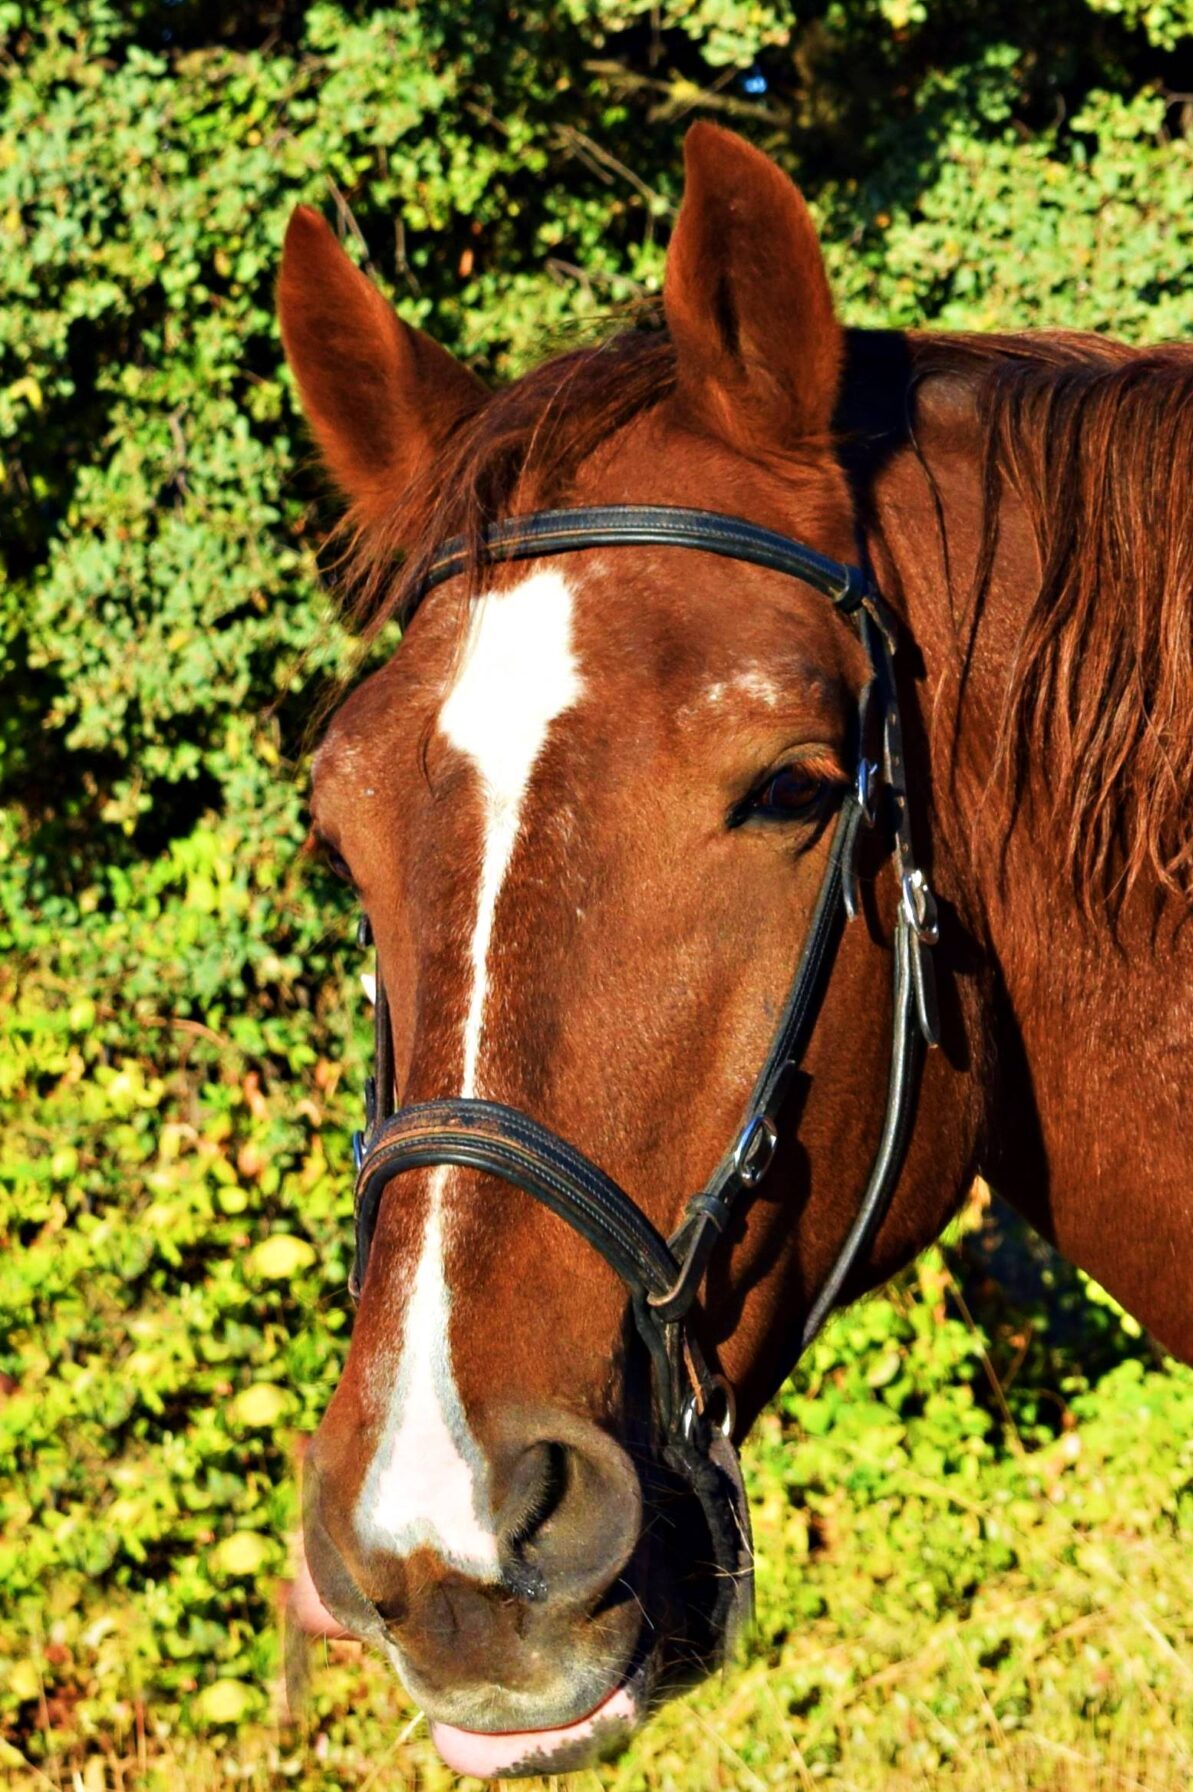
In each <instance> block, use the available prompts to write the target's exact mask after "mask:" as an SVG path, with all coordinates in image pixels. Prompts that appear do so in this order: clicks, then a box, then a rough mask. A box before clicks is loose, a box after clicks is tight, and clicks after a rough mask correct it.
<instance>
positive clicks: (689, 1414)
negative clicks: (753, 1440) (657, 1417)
mask: <svg viewBox="0 0 1193 1792" xmlns="http://www.w3.org/2000/svg"><path fill="white" fill-rule="evenodd" d="M710 1394H719V1395H720V1396H721V1416H720V1418H719V1419H714V1418H711V1417H710V1415H709V1411H708V1396H709V1395H710ZM701 1419H704V1420H705V1422H706V1423H708V1424H711V1425H712V1428H713V1430H714V1431H719V1432H720V1434H721V1436H722V1437H732V1436H733V1427H734V1425H735V1424H736V1423H737V1401H736V1399H735V1398H734V1393H733V1389H732V1388H731V1387H730V1385H729V1383H728V1382H727V1381H726V1380H725V1377H724V1376H723V1375H710V1376H709V1378H708V1380H707V1381H706V1382H705V1384H704V1386H703V1387H702V1388H694V1389H693V1390H692V1392H691V1393H690V1394H689V1395H688V1397H687V1399H686V1400H685V1401H684V1403H683V1411H682V1412H681V1414H680V1416H679V1429H680V1433H681V1435H682V1437H683V1440H684V1442H685V1443H686V1444H694V1443H695V1442H696V1426H697V1423H698V1422H699V1420H701Z"/></svg>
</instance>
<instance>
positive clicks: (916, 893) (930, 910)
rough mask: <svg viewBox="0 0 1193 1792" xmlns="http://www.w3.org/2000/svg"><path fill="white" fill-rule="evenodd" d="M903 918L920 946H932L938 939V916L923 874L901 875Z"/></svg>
mask: <svg viewBox="0 0 1193 1792" xmlns="http://www.w3.org/2000/svg"><path fill="white" fill-rule="evenodd" d="M902 886H903V916H904V919H905V920H906V922H907V925H908V926H909V927H910V928H911V930H912V932H913V933H914V934H915V937H916V938H917V940H919V942H920V944H921V946H934V945H935V944H936V942H937V940H938V939H939V938H940V916H939V914H938V913H937V908H936V898H935V896H934V895H933V894H932V886H931V885H930V884H929V882H928V879H927V878H926V877H925V876H924V874H923V872H922V871H921V870H919V869H918V867H916V868H914V869H913V870H911V871H905V872H904V873H903V880H902Z"/></svg>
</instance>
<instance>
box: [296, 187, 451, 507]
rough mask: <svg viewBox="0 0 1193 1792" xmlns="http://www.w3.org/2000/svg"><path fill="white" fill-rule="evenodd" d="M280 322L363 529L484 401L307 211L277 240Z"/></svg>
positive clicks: (321, 439)
mask: <svg viewBox="0 0 1193 1792" xmlns="http://www.w3.org/2000/svg"><path fill="white" fill-rule="evenodd" d="M278 315H279V318H280V321H281V326H282V341H283V343H284V345H285V349H286V359H287V361H289V363H290V366H291V368H292V370H293V372H294V377H295V379H296V380H297V381H298V389H299V392H300V394H301V396H302V406H303V410H304V411H305V412H306V415H307V421H308V422H309V423H310V426H311V430H312V432H313V434H314V437H315V440H316V441H317V442H318V444H319V447H320V450H321V451H322V455H323V460H324V463H325V465H326V467H327V469H328V471H329V472H330V474H331V476H332V478H333V479H334V480H335V482H336V484H337V485H338V486H339V487H340V489H341V491H342V492H343V493H344V494H345V496H346V497H348V498H349V499H350V500H351V502H352V506H353V511H354V514H355V517H356V520H357V521H358V522H362V523H369V522H373V521H375V520H376V519H377V518H378V517H379V516H381V515H382V514H384V512H385V510H386V508H387V507H388V506H390V505H392V504H393V502H394V500H395V498H399V497H400V496H401V494H402V491H403V489H404V488H405V487H406V486H407V485H409V484H410V482H411V481H412V480H413V479H415V478H417V477H418V476H419V475H420V474H422V473H424V472H425V471H426V470H427V468H428V467H429V466H430V465H431V463H432V461H433V460H434V457H435V455H436V453H437V452H438V450H439V448H440V446H441V444H442V442H443V441H444V439H445V438H446V437H447V436H448V434H449V433H450V432H451V430H452V428H453V427H454V426H455V424H456V423H457V422H459V421H460V419H461V418H463V417H466V416H468V415H470V414H471V413H472V412H473V411H475V410H477V409H478V408H479V406H480V405H482V404H483V403H484V401H485V398H486V396H487V395H486V392H485V388H484V387H483V386H482V385H481V383H480V381H479V380H478V379H476V378H475V377H474V375H473V374H471V373H469V371H468V369H467V368H466V367H462V366H461V365H460V363H459V362H458V361H455V360H453V359H452V357H451V355H449V354H448V352H447V350H446V349H442V348H440V347H439V345H438V343H436V342H433V341H432V340H431V338H430V337H429V336H424V335H423V333H422V331H421V330H415V329H412V328H411V326H410V325H409V324H405V323H403V322H402V320H401V318H400V317H399V316H398V315H397V313H396V312H395V311H394V309H393V307H392V306H391V305H390V304H389V302H388V300H386V299H385V298H383V297H382V295H381V294H380V293H379V292H378V290H377V288H376V287H375V286H374V285H373V283H372V281H371V280H369V279H367V278H366V277H365V275H364V274H362V273H361V271H360V269H359V268H358V267H356V266H354V265H353V263H352V262H351V261H350V260H349V259H348V257H347V255H345V253H344V251H343V249H341V247H340V245H339V242H338V241H337V238H336V234H335V232H334V231H333V230H332V228H331V226H330V225H329V224H328V223H327V222H326V221H325V220H324V219H323V218H321V217H320V216H319V213H318V212H315V211H312V210H311V209H310V207H309V206H305V205H300V206H298V207H297V208H296V210H295V211H294V214H293V216H292V217H291V219H290V224H289V228H288V229H287V231H286V243H285V247H284V249H283V251H282V270H281V275H280V277H279V279H278Z"/></svg>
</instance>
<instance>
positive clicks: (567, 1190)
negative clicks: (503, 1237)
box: [353, 1097, 679, 1295]
mask: <svg viewBox="0 0 1193 1792" xmlns="http://www.w3.org/2000/svg"><path fill="white" fill-rule="evenodd" d="M432 1164H461V1165H463V1166H465V1167H466V1168H468V1169H472V1170H484V1171H487V1172H488V1173H489V1174H490V1175H493V1176H499V1177H500V1178H501V1179H502V1181H503V1182H512V1183H514V1184H515V1185H516V1186H517V1187H518V1188H521V1189H524V1190H525V1192H526V1193H527V1194H529V1195H533V1196H534V1198H535V1199H536V1200H537V1201H541V1202H542V1203H543V1206H544V1207H549V1208H550V1209H551V1211H552V1213H557V1214H558V1215H559V1217H560V1218H561V1219H564V1220H566V1221H567V1222H568V1224H569V1225H571V1226H573V1227H574V1228H575V1229H576V1231H577V1232H579V1233H580V1235H581V1237H583V1238H586V1239H587V1240H588V1242H589V1244H591V1245H593V1246H594V1247H595V1248H596V1249H597V1250H598V1251H599V1252H600V1253H601V1256H602V1257H604V1259H605V1261H606V1262H607V1263H608V1264H610V1265H611V1267H612V1268H613V1269H614V1270H615V1271H616V1272H617V1274H618V1275H619V1276H620V1277H621V1279H622V1281H623V1282H625V1283H626V1285H627V1286H628V1287H629V1288H630V1289H631V1290H633V1291H634V1292H636V1293H640V1294H645V1295H650V1294H659V1293H662V1292H663V1291H665V1290H666V1289H667V1288H669V1287H670V1286H671V1284H672V1282H674V1280H675V1278H676V1276H677V1275H678V1274H679V1265H678V1264H677V1263H676V1261H675V1258H674V1257H673V1256H672V1254H671V1251H670V1250H669V1249H668V1246H667V1243H666V1240H665V1239H664V1238H663V1237H662V1235H661V1233H659V1232H657V1231H656V1230H655V1228H654V1226H652V1225H651V1223H650V1221H649V1220H648V1219H647V1217H646V1215H645V1214H644V1213H643V1212H642V1211H641V1209H640V1208H639V1207H638V1206H637V1205H636V1204H635V1203H634V1202H633V1201H631V1200H630V1198H629V1196H628V1195H627V1194H625V1193H624V1192H623V1191H622V1190H621V1189H620V1188H619V1187H618V1185H617V1184H616V1182H614V1181H613V1179H612V1177H611V1176H606V1174H605V1172H604V1171H603V1170H602V1169H600V1168H598V1166H597V1165H596V1164H594V1163H593V1162H592V1160H591V1158H588V1157H585V1155H584V1153H583V1152H582V1151H578V1150H577V1149H576V1147H575V1146H574V1145H569V1144H568V1142H567V1140H566V1139H562V1138H560V1137H559V1135H558V1133H554V1132H551V1131H549V1130H548V1128H547V1127H545V1126H540V1125H539V1123H538V1121H537V1120H534V1119H532V1118H531V1116H530V1115H529V1114H524V1113H522V1112H521V1110H520V1109H518V1108H511V1107H506V1106H505V1104H504V1103H503V1102H499V1101H475V1100H469V1099H467V1098H464V1097H461V1098H459V1099H457V1100H448V1101H423V1102H417V1103H415V1104H414V1105H413V1106H411V1107H406V1108H401V1109H400V1110H399V1111H398V1113H396V1114H395V1115H394V1116H393V1117H392V1118H391V1119H389V1120H387V1121H386V1122H385V1123H384V1125H383V1126H382V1127H381V1128H380V1130H379V1131H378V1134H377V1136H376V1138H375V1139H373V1140H371V1141H370V1144H369V1150H368V1154H367V1156H366V1157H365V1160H364V1162H363V1164H362V1165H361V1169H360V1175H359V1177H358V1180H357V1188H356V1266H355V1269H354V1271H353V1276H354V1280H355V1282H356V1284H357V1286H358V1287H359V1285H360V1283H361V1282H362V1281H363V1279H364V1268H365V1264H366V1262H367V1261H368V1255H369V1245H370V1243H371V1241H372V1236H373V1229H374V1227H375V1225H376V1222H377V1209H378V1207H379V1206H380V1202H381V1196H382V1194H383V1192H384V1190H385V1187H386V1185H387V1184H388V1183H389V1182H390V1180H391V1179H392V1178H393V1177H394V1176H397V1175H400V1174H401V1172H402V1171H404V1170H415V1169H423V1168H426V1167H427V1166H428V1165H432Z"/></svg>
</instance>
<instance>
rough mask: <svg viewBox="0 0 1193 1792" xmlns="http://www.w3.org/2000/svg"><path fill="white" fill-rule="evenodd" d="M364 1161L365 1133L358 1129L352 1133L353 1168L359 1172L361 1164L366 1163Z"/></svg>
mask: <svg viewBox="0 0 1193 1792" xmlns="http://www.w3.org/2000/svg"><path fill="white" fill-rule="evenodd" d="M364 1161H365V1135H364V1133H363V1132H359V1131H357V1132H354V1133H353V1135H352V1168H353V1169H354V1170H356V1171H357V1172H358V1173H359V1171H360V1166H361V1164H363V1163H364Z"/></svg>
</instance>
